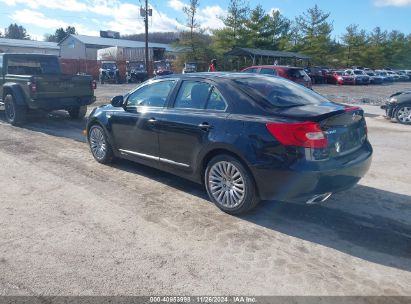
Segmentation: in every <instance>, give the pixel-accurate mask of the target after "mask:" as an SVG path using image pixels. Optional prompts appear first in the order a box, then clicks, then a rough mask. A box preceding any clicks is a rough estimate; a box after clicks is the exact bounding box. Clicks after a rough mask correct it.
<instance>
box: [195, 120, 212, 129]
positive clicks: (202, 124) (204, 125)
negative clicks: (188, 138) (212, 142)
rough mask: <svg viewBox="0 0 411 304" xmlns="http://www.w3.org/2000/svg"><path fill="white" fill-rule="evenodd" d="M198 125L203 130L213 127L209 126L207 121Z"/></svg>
mask: <svg viewBox="0 0 411 304" xmlns="http://www.w3.org/2000/svg"><path fill="white" fill-rule="evenodd" d="M198 127H199V128H200V129H202V130H204V131H208V130H209V129H212V128H213V127H212V126H210V125H209V124H208V123H207V122H203V123H201V124H199V125H198Z"/></svg>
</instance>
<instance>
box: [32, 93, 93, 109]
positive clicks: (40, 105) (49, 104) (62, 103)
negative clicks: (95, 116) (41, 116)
mask: <svg viewBox="0 0 411 304" xmlns="http://www.w3.org/2000/svg"><path fill="white" fill-rule="evenodd" d="M95 101H96V97H95V96H83V97H66V98H45V99H38V100H37V99H36V100H33V99H32V100H31V102H30V108H32V109H39V110H46V111H53V110H64V109H67V108H70V107H76V106H87V105H91V104H92V103H94V102H95Z"/></svg>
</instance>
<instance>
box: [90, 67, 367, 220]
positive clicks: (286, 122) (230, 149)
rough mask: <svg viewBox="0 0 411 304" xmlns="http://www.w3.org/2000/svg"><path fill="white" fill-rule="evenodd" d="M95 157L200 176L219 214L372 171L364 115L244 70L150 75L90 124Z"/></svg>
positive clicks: (318, 192)
mask: <svg viewBox="0 0 411 304" xmlns="http://www.w3.org/2000/svg"><path fill="white" fill-rule="evenodd" d="M87 134H88V141H89V144H90V148H91V152H92V154H93V156H94V158H95V159H96V160H97V161H98V162H100V163H109V162H111V161H112V160H113V158H115V157H119V158H126V159H129V160H132V161H136V162H139V163H142V164H145V165H149V166H152V167H155V168H158V169H161V170H164V171H167V172H170V173H173V174H176V175H179V176H181V177H184V178H187V179H190V180H193V181H195V182H198V183H203V184H204V185H205V188H206V190H207V192H208V195H209V197H210V199H211V200H212V201H213V202H214V203H215V204H216V205H217V206H218V207H219V208H220V209H222V210H223V211H225V212H227V213H230V214H239V213H244V212H246V211H249V210H251V209H252V208H253V207H255V206H256V205H257V203H258V202H259V200H260V199H269V200H271V199H275V200H281V201H290V202H305V203H307V204H313V203H318V202H322V201H325V200H326V199H327V198H328V197H329V196H330V195H331V194H332V193H334V192H339V191H343V190H346V189H348V188H350V187H352V186H354V185H355V184H356V183H357V182H358V181H359V180H360V178H361V177H363V176H364V175H365V174H366V172H367V171H368V169H369V166H370V163H371V155H372V147H371V145H370V143H369V141H368V138H367V127H366V123H365V119H364V113H363V111H362V110H361V109H360V108H357V107H346V106H343V105H339V104H336V103H332V102H330V101H328V100H327V99H325V98H324V97H322V96H320V95H318V94H316V93H315V92H313V91H311V90H308V89H305V88H304V87H302V86H300V85H298V84H295V83H293V82H291V81H288V80H286V79H283V78H277V77H267V76H262V75H256V74H247V73H194V74H184V75H169V76H165V77H161V78H157V79H155V80H150V81H147V82H145V83H143V84H141V85H140V86H138V87H137V88H136V89H135V90H133V91H131V92H129V93H127V94H126V95H124V96H116V97H114V98H113V99H112V101H111V105H105V106H101V107H99V108H96V109H94V110H93V112H92V113H91V114H90V117H89V119H88V123H87Z"/></svg>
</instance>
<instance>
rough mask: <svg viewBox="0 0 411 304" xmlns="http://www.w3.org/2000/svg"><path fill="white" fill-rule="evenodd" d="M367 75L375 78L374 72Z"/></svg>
mask: <svg viewBox="0 0 411 304" xmlns="http://www.w3.org/2000/svg"><path fill="white" fill-rule="evenodd" d="M367 75H368V76H375V74H374V73H373V72H368V73H367Z"/></svg>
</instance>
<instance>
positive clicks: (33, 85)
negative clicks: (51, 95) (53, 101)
mask: <svg viewBox="0 0 411 304" xmlns="http://www.w3.org/2000/svg"><path fill="white" fill-rule="evenodd" d="M28 85H29V90H30V93H36V92H37V84H36V82H35V81H30V82H29V83H28Z"/></svg>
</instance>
